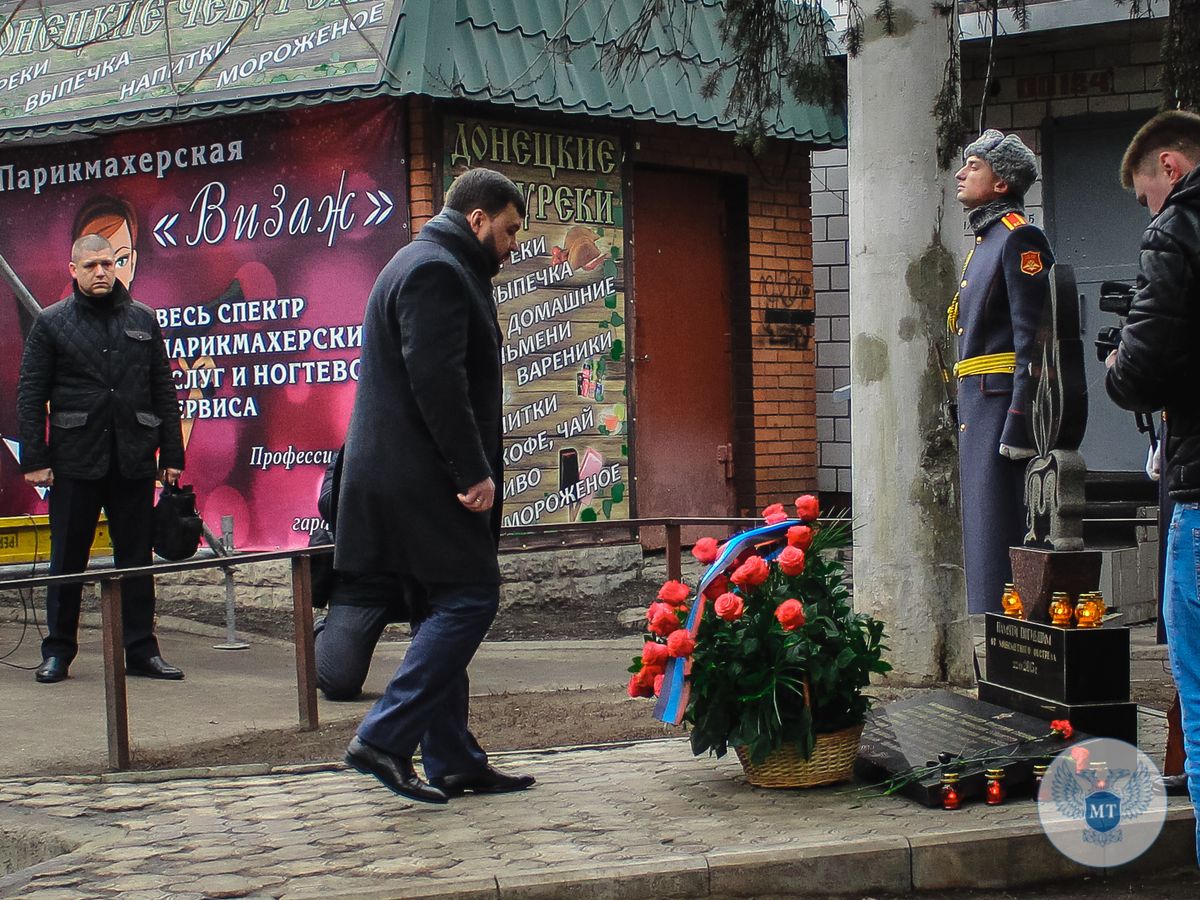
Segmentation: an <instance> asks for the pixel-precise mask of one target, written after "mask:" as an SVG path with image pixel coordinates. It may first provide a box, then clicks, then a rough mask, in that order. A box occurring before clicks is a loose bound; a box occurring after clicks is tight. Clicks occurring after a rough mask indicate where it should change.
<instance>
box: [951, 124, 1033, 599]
mask: <svg viewBox="0 0 1200 900" xmlns="http://www.w3.org/2000/svg"><path fill="white" fill-rule="evenodd" d="M963 157H964V159H965V160H966V162H965V164H964V165H963V167H962V168H961V169H959V171H958V174H957V175H956V176H955V177H956V179H957V180H958V193H957V196H958V199H959V201H960V202H961V203H962V205H963V207H964V208H965V209H966V210H967V218H968V221H969V222H970V226H971V230H972V231H973V232H974V234H975V240H974V243H973V244H972V246H971V249H970V252H969V253H968V254H967V259H966V262H965V263H964V265H963V272H962V279H961V280H960V281H959V289H958V292H957V293H956V294H955V295H954V299H953V301H952V302H951V304H950V309H949V311H948V315H947V319H946V322H947V325H948V327H949V329H950V333H951V334H952V335H954V336H955V337H956V338H957V340H958V363H957V364H956V365H955V366H954V374H955V377H956V378H957V380H958V416H959V424H958V431H959V434H958V462H959V475H960V479H961V483H962V516H963V557H964V561H965V565H966V575H967V612H968V613H984V612H1000V611H1001V607H1000V598H1001V596H1002V594H1003V592H1004V584H1005V582H1007V581H1011V580H1012V567H1011V564H1010V563H1009V558H1008V548H1009V547H1011V546H1016V545H1019V544H1021V543H1022V542H1023V539H1024V535H1025V503H1024V495H1025V477H1024V476H1025V460H1027V459H1029V458H1030V457H1031V456H1033V455H1034V449H1033V441H1032V439H1031V437H1030V435H1029V433H1028V429H1027V426H1026V421H1027V419H1028V415H1027V412H1028V408H1029V400H1030V397H1031V393H1032V379H1031V378H1030V374H1029V364H1030V362H1031V361H1032V355H1033V353H1034V349H1035V346H1036V342H1037V341H1036V339H1037V331H1038V325H1039V323H1040V322H1041V319H1042V314H1043V311H1044V310H1045V309H1046V306H1047V304H1048V303H1049V298H1050V284H1049V276H1050V267H1051V265H1053V263H1054V257H1053V255H1052V254H1051V252H1050V245H1049V244H1048V243H1047V241H1046V235H1045V234H1044V233H1043V232H1042V230H1041V229H1040V228H1038V227H1036V226H1035V225H1031V224H1029V221H1028V220H1027V219H1026V218H1025V203H1024V200H1025V192H1026V191H1028V190H1029V188H1030V186H1031V185H1032V184H1033V183H1034V182H1035V181H1036V180H1037V177H1038V172H1037V159H1036V157H1035V156H1034V155H1033V152H1032V151H1031V150H1030V149H1029V148H1028V147H1026V146H1025V145H1024V144H1023V143H1022V142H1021V140H1020V138H1018V137H1017V136H1016V135H1011V134H1010V135H1007V136H1006V135H1003V134H1001V133H1000V132H999V131H995V130H990V129H989V130H988V131H985V132H984V133H983V134H982V135H981V136H980V137H979V139H978V140H976V141H975V142H974V143H972V144H970V145H969V146H968V147H967V148H966V150H964V151H963Z"/></svg>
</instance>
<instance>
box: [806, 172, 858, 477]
mask: <svg viewBox="0 0 1200 900" xmlns="http://www.w3.org/2000/svg"><path fill="white" fill-rule="evenodd" d="M846 156H847V152H846V151H845V150H821V151H817V152H815V153H813V155H812V240H813V290H814V291H815V293H816V311H817V321H816V330H815V333H814V335H813V337H814V338H815V339H816V344H817V372H816V395H817V397H816V400H817V404H816V412H817V443H818V448H819V458H818V465H817V487H818V488H820V489H821V491H822V492H825V493H829V492H835V493H839V494H849V493H850V490H851V480H850V402H849V393H848V392H847V391H845V390H838V389H839V388H845V387H847V386H848V385H849V384H850V264H849V260H848V259H847V258H846V245H847V239H848V238H849V236H850V216H849V209H848V207H847V200H846V191H847V188H848V187H849V182H848V180H847V176H846Z"/></svg>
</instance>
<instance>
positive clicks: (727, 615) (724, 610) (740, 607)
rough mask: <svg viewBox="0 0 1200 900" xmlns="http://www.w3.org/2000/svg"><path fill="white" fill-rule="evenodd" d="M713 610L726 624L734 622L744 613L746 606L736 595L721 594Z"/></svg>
mask: <svg viewBox="0 0 1200 900" xmlns="http://www.w3.org/2000/svg"><path fill="white" fill-rule="evenodd" d="M713 610H714V611H715V612H716V614H717V616H718V617H719V618H722V619H724V620H725V621H726V622H736V621H737V620H738V619H740V618H741V617H742V614H743V613H744V612H745V611H746V604H745V603H743V602H742V598H741V597H739V596H738V595H737V594H722V595H721V596H720V597H718V598H717V602H716V603H715V604H713Z"/></svg>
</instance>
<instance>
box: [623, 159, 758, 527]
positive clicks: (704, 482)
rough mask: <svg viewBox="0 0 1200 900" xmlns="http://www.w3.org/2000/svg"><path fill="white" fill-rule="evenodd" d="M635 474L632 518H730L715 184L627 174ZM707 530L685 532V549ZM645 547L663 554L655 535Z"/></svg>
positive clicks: (721, 250)
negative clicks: (630, 185) (630, 189)
mask: <svg viewBox="0 0 1200 900" xmlns="http://www.w3.org/2000/svg"><path fill="white" fill-rule="evenodd" d="M634 203H635V210H634V212H635V216H636V219H635V221H634V257H633V264H634V279H635V280H634V285H635V290H636V297H635V301H636V317H635V321H634V328H635V330H634V346H633V353H634V365H635V366H636V379H637V380H636V391H637V393H636V396H635V402H636V406H635V412H636V415H637V423H636V429H635V431H634V466H635V474H636V477H637V511H638V515H639V516H644V517H650V516H731V515H735V514H736V508H735V504H736V499H735V494H734V489H733V366H732V359H731V346H732V343H731V337H730V299H729V298H730V295H731V291H730V262H729V252H728V248H727V245H726V242H727V237H726V234H725V232H726V229H725V227H724V220H725V210H726V204H725V200H724V198H723V196H722V192H721V182H720V181H719V180H718V179H717V178H716V177H713V176H708V175H702V174H698V173H692V172H674V171H663V170H654V169H639V170H636V171H635V174H634ZM719 530H720V529H719V528H718V529H714V528H703V529H685V533H684V541H685V543H688V542H692V541H695V540H696V539H698V538H699V537H701V536H703V535H704V534H715V533H716V532H719ZM642 543H643V544H644V545H645V546H647V547H661V546H662V532H661V529H643V530H642Z"/></svg>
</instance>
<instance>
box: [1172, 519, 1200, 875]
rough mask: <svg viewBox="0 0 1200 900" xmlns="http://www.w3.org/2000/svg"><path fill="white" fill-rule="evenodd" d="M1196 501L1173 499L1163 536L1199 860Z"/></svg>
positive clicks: (1199, 555) (1199, 556)
mask: <svg viewBox="0 0 1200 900" xmlns="http://www.w3.org/2000/svg"><path fill="white" fill-rule="evenodd" d="M1198 575H1200V503H1177V504H1176V505H1175V513H1174V515H1172V516H1171V533H1170V536H1169V537H1168V539H1167V573H1166V579H1165V581H1166V586H1165V587H1166V596H1165V597H1164V599H1163V616H1164V618H1165V619H1166V622H1167V651H1168V653H1169V654H1170V657H1171V673H1172V675H1174V676H1175V687H1176V689H1177V690H1178V691H1179V703H1180V707H1181V708H1182V711H1183V746H1184V750H1185V751H1186V752H1187V762H1186V764H1185V766H1184V768H1185V771H1186V772H1187V776H1188V790H1189V792H1190V793H1191V795H1192V806H1193V807H1194V808H1195V809H1196V811H1197V812H1196V823H1197V825H1196V848H1197V850H1196V852H1197V864H1198V865H1200V596H1198V594H1197V580H1198Z"/></svg>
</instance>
